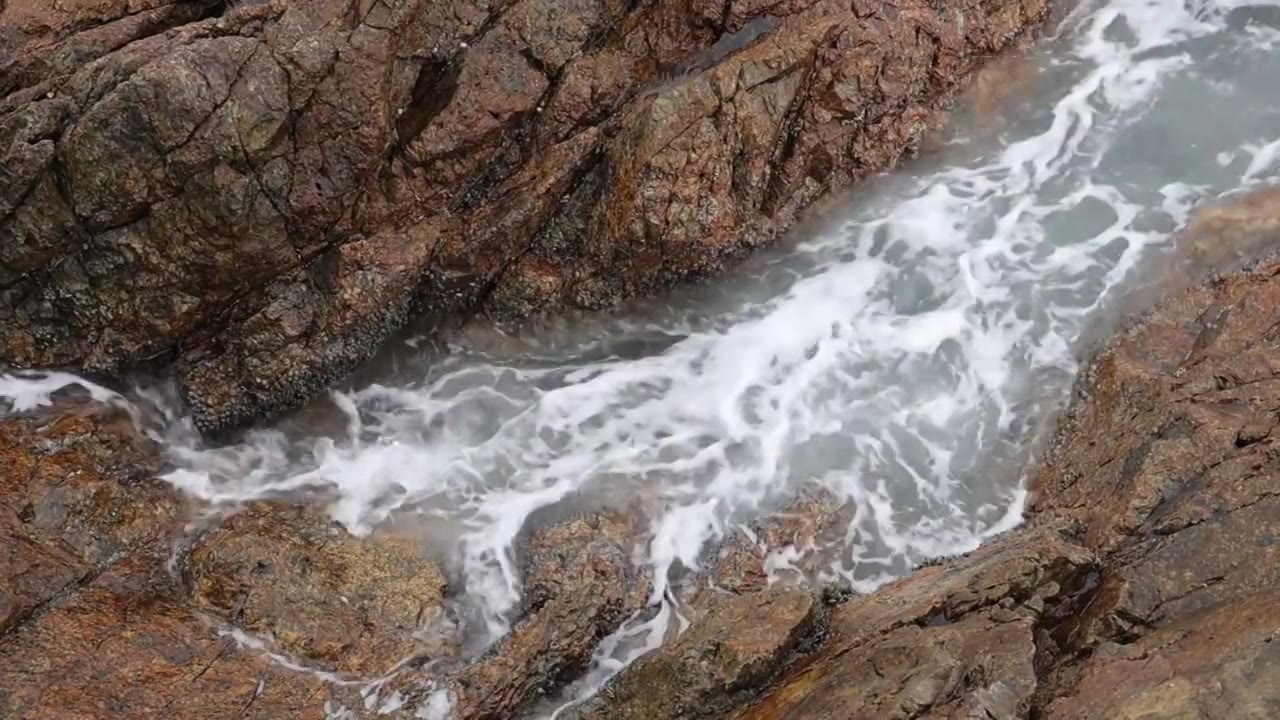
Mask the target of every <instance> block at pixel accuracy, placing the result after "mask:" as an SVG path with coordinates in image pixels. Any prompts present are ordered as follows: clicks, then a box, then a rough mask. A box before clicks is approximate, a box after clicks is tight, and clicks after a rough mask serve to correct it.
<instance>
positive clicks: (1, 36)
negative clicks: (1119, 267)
mask: <svg viewBox="0 0 1280 720" xmlns="http://www.w3.org/2000/svg"><path fill="white" fill-rule="evenodd" d="M1046 6H1047V1H1046V0H999V1H991V0H960V1H959V2H955V1H952V0H948V1H947V2H942V1H941V0H909V1H905V2H896V3H885V2H879V1H874V0H858V1H857V2H853V3H852V4H850V3H848V2H835V1H834V0H787V1H786V2H780V3H779V2H769V3H765V2H759V1H758V0H730V2H727V3H726V2H716V3H710V2H703V1H701V0H700V1H698V2H686V1H685V0H679V1H677V0H648V1H646V2H639V3H625V2H623V1H622V0H596V1H593V0H512V1H510V2H493V1H491V0H450V1H448V2H446V1H445V0H378V1H376V2H375V1H374V0H318V1H316V0H312V1H307V2H302V1H300V0H267V1H262V0H255V1H252V2H245V1H243V0H241V1H240V2H227V1H225V0H129V1H128V2H126V1H125V0H94V1H93V2H90V1H89V0H68V1H67V2H61V3H43V2H36V1H35V0H10V1H9V2H7V3H4V4H3V5H0V28H3V30H0V57H3V58H8V59H6V60H4V61H2V62H0V95H5V97H4V98H3V99H0V168H3V169H2V170H0V363H7V364H11V365H17V366H26V367H35V366H38V367H52V366H63V367H71V368H76V369H79V370H82V371H89V372H99V373H116V372H120V371H123V370H127V369H130V368H136V367H146V368H162V367H172V368H174V369H175V370H176V372H177V374H178V376H179V380H180V382H181V385H182V389H183V392H184V394H185V396H186V398H187V399H188V401H189V402H190V404H191V406H192V408H193V410H194V412H195V414H196V418H197V420H198V423H199V425H200V427H201V428H202V429H205V430H208V431H217V430H222V429H226V428H231V427H235V426H238V425H242V424H245V423H247V422H250V421H252V420H254V419H256V418H260V417H262V416H264V415H269V414H273V413H276V412H279V411H282V410H284V409H287V408H290V407H293V406H296V405H297V404H299V403H300V402H302V401H303V400H305V399H306V398H308V397H311V396H313V395H315V394H316V393H317V392H318V391H319V390H321V389H322V388H323V387H325V386H326V385H327V384H328V383H330V382H332V381H333V380H335V379H337V378H338V377H340V376H341V375H343V374H345V373H347V372H348V371H350V370H351V369H352V368H354V367H355V366H356V365H358V364H359V363H360V362H362V361H363V360H364V359H366V358H367V357H369V355H370V354H371V353H372V352H373V350H374V349H375V348H376V347H378V345H379V344H380V343H381V342H382V341H383V340H385V339H386V338H387V336H388V335H389V334H390V333H392V332H393V331H394V330H395V329H397V328H398V327H399V326H400V325H401V324H402V323H403V322H404V321H405V319H406V317H407V316H408V315H410V314H411V313H417V314H425V315H426V316H428V317H432V318H438V319H440V320H441V321H445V320H448V321H458V320H462V319H466V317H467V316H468V315H469V314H472V313H475V312H484V313H488V314H489V315H490V316H492V317H493V318H495V319H497V320H499V321H514V320H518V319H520V318H523V317H525V316H528V315H530V314H533V313H538V312H541V311H543V310H545V309H548V308H552V307H555V306H559V305H569V306H574V307H582V308H601V307H605V306H607V305H609V304H611V303H614V302H616V301H617V300H619V299H620V298H623V297H627V296H631V295H637V294H647V293H652V292H654V291H656V290H659V289H661V288H663V287H666V286H668V285H670V284H672V283H675V282H677V281H680V280H682V279H686V278H693V277H700V276H704V275H706V274H709V273H712V272H714V271H716V270H717V269H719V268H720V267H721V266H722V265H723V264H724V263H725V262H727V261H729V260H731V259H733V258H735V257H737V256H739V255H741V254H742V253H744V252H746V251H748V250H750V249H751V248H754V247H758V246H760V245H763V244H766V243H768V242H770V241H771V240H773V239H774V238H775V237H777V235H778V234H779V233H780V232H781V231H783V230H784V229H785V228H786V227H787V226H788V225H789V224H790V223H791V222H792V221H793V220H794V218H795V216H796V213H797V212H798V211H799V210H801V209H802V208H804V207H805V206H807V205H809V204H811V203H813V202H814V201H815V200H818V199H819V198H821V197H823V196H825V195H828V194H830V193H832V192H833V191H834V190H838V189H841V188H844V187H845V186H847V185H848V184H849V183H851V182H853V181H854V180H856V179H858V178H860V177H862V176H864V175H866V174H867V173H870V172H874V171H876V170H879V169H882V168H884V167H886V166H887V165H889V164H892V163H893V162H895V161H897V159H898V158H900V157H901V156H903V155H904V154H907V153H910V152H912V151H913V150H914V148H915V147H916V146H917V145H918V143H919V142H920V140H921V139H922V137H923V135H924V134H925V132H926V130H927V129H928V128H930V127H931V126H933V125H935V124H936V123H937V121H938V120H939V118H940V111H941V110H942V109H943V107H944V105H945V103H946V102H947V99H948V97H949V96H950V95H951V94H952V92H953V91H954V90H955V89H956V88H957V87H958V86H959V85H960V83H961V82H962V81H963V80H964V79H965V78H966V77H967V76H968V75H969V74H970V73H971V72H972V71H973V70H975V69H976V68H977V67H978V66H979V65H980V64H981V62H982V61H984V60H985V59H986V58H987V57H989V56H991V55H992V54H994V53H996V52H998V51H1000V50H1002V49H1005V48H1008V47H1010V46H1012V45H1013V44H1015V43H1016V42H1017V41H1018V40H1019V39H1020V38H1022V37H1024V36H1025V35H1026V34H1027V32H1028V30H1029V29H1030V28H1032V27H1034V26H1035V24H1036V23H1037V22H1038V21H1039V20H1040V19H1042V18H1043V16H1044V15H1045V14H1046V12H1047V10H1046Z"/></svg>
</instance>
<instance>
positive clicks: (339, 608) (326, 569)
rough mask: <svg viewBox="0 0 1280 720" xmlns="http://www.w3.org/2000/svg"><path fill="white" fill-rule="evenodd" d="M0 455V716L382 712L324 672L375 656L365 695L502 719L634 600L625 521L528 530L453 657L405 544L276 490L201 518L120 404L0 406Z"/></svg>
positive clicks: (427, 579) (426, 566) (638, 592)
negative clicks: (505, 622)
mask: <svg viewBox="0 0 1280 720" xmlns="http://www.w3.org/2000/svg"><path fill="white" fill-rule="evenodd" d="M0 458H3V460H4V463H3V464H2V465H0V717H4V718H14V720H18V719H20V718H21V719H33V720H34V719H37V718H40V719H43V718H48V719H49V720H53V719H55V718H56V719H58V720H62V719H64V718H72V719H81V718H83V719H84V720H100V719H101V718H110V717H121V718H138V717H155V718H166V719H185V718H190V719H191V720H196V719H199V720H209V719H218V718H264V719H265V718H285V717H287V718H317V719H318V718H323V717H329V716H330V713H331V712H336V711H337V709H339V708H346V709H348V710H350V711H351V712H353V713H359V714H366V713H368V714H371V715H375V716H376V715H377V714H378V713H379V712H380V711H382V710H384V709H385V710H387V712H388V713H390V712H392V710H393V708H391V707H390V706H384V705H383V704H373V705H366V703H365V701H364V697H363V696H361V695H360V693H359V689H360V688H361V687H362V686H361V685H359V684H357V685H342V684H335V683H334V682H331V680H332V679H334V678H335V677H342V678H346V679H350V680H364V681H368V680H374V679H377V678H380V677H384V676H387V674H388V673H391V676H390V677H391V679H390V680H389V681H388V683H387V684H386V687H385V688H384V697H390V693H391V692H393V691H396V690H397V689H399V690H402V691H403V695H402V701H403V702H405V703H412V702H415V701H416V699H417V698H418V697H419V696H420V695H421V693H422V691H423V689H424V688H430V687H441V688H444V689H445V691H447V693H448V697H449V699H450V700H451V702H452V704H453V706H454V708H455V712H456V714H457V716H458V717H468V718H506V717H512V716H514V715H515V714H517V713H518V712H519V711H520V710H521V708H524V707H526V706H528V704H529V703H531V702H533V701H535V700H537V699H538V698H539V697H540V696H541V695H542V694H543V693H545V692H549V691H552V690H554V689H555V688H556V687H558V686H559V685H561V684H563V683H565V682H567V681H568V680H570V679H572V678H573V677H575V676H577V675H578V674H580V673H581V672H582V671H583V670H584V669H585V668H586V665H587V663H588V661H589V659H590V657H591V654H592V652H593V651H594V650H595V647H596V645H597V644H598V643H599V641H600V640H601V639H602V638H603V637H605V636H606V635H608V634H609V633H611V632H613V630H614V629H616V628H617V627H618V626H619V625H621V623H622V622H623V621H625V620H626V619H628V618H629V617H630V616H632V615H633V614H634V613H636V612H637V611H639V610H640V609H641V608H642V607H643V606H644V605H645V603H646V602H647V600H648V596H649V591H650V586H649V583H648V581H647V579H646V578H645V577H644V575H643V573H642V572H641V571H640V569H639V568H637V567H636V566H635V565H634V564H633V563H632V554H633V547H632V544H633V543H634V538H635V537H636V535H637V531H636V528H634V527H632V526H631V525H630V524H629V523H630V521H629V520H628V519H627V518H624V517H622V516H615V515H600V514H597V515H590V516H586V517H581V518H575V519H572V520H569V521H566V522H561V523H557V524H554V525H552V526H550V527H547V528H544V529H542V530H539V531H537V532H535V533H533V534H532V535H531V537H530V539H529V541H528V542H527V543H526V550H527V553H526V554H527V557H526V558H524V561H523V567H524V568H526V575H525V589H526V601H525V606H524V607H523V608H521V610H520V615H519V619H518V621H517V622H516V623H515V626H514V629H513V631H512V632H511V634H510V635H508V636H507V637H506V638H504V639H503V640H502V641H501V642H499V643H498V644H497V645H495V646H494V647H493V648H491V649H490V650H489V651H488V652H486V653H485V654H483V655H481V656H480V657H478V658H474V659H471V660H466V659H464V658H462V657H461V656H460V645H461V638H460V637H458V636H457V633H456V628H454V627H453V625H452V621H451V619H450V618H447V617H444V614H445V613H446V611H447V610H446V608H445V607H444V603H445V597H444V596H445V591H446V581H445V579H444V577H443V575H442V574H441V571H440V570H439V568H438V567H437V566H436V565H435V564H434V563H433V562H432V561H431V560H430V559H429V558H427V557H424V555H423V549H422V548H421V547H420V545H419V544H418V543H417V542H416V541H414V540H412V539H410V538H408V537H401V536H396V535H391V534H385V533H383V534H380V533H376V532H375V533H374V534H373V535H371V536H369V537H364V538H356V537H353V536H351V535H349V534H347V533H346V532H345V531H344V530H342V529H341V528H340V527H338V526H336V525H335V524H333V523H332V522H331V521H329V520H327V519H324V518H322V517H321V516H320V515H319V514H317V512H316V511H314V510H311V509H307V508H301V507H296V506H291V505H286V504H282V503H258V504H254V505H251V506H249V507H246V508H242V509H240V510H239V511H238V512H236V513H234V514H232V515H231V516H229V517H225V518H221V519H218V520H216V522H215V524H214V525H213V526H212V527H209V528H205V529H203V530H202V529H201V528H202V527H203V526H204V525H206V524H208V523H209V522H210V521H209V520H208V519H207V518H203V514H202V513H197V512H192V511H191V510H189V509H188V508H186V507H185V503H184V502H182V501H181V500H180V498H179V497H178V495H177V494H176V492H175V491H174V490H173V488H172V487H170V486H169V485H167V484H166V483H164V482H162V481H159V480H157V479H155V478H154V476H155V473H156V472H157V470H158V469H159V464H158V462H157V455H156V452H155V448H154V447H151V446H149V445H148V443H147V442H146V441H145V440H144V439H143V438H141V437H140V436H139V435H138V434H137V433H136V432H135V431H134V430H133V429H132V425H131V423H130V421H129V418H128V417H127V416H124V415H123V414H122V413H117V412H115V411H112V410H110V409H105V410H101V411H98V410H86V409H84V408H83V406H75V405H71V406H70V412H68V414H63V415H59V416H57V417H54V418H49V417H42V418H8V419H0ZM235 630H239V631H243V632H245V633H249V634H250V635H248V636H247V637H248V638H249V640H248V644H242V641H241V640H240V639H239V638H237V636H236V634H235V632H233V631H235ZM451 631H452V632H451ZM241 637H245V636H241ZM269 652H270V653H276V654H278V657H276V658H273V657H272V656H271V655H269V654H268V653H269ZM281 658H283V660H282V659H281ZM396 672H399V673H400V674H399V675H398V676H397V675H395V673H396Z"/></svg>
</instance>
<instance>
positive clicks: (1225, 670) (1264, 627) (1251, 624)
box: [1045, 593, 1280, 720]
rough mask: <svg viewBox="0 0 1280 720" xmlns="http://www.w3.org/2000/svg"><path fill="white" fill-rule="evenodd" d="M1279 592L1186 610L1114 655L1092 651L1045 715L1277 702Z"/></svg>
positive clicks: (1226, 708)
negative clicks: (1069, 687)
mask: <svg viewBox="0 0 1280 720" xmlns="http://www.w3.org/2000/svg"><path fill="white" fill-rule="evenodd" d="M1278 602H1280V595H1277V594H1276V593H1263V594H1260V595H1253V596H1249V597H1246V598H1242V599H1241V600H1240V601H1239V602H1234V603H1230V604H1227V605H1219V606H1216V607H1213V608H1211V609H1208V610H1204V611H1200V612H1196V613H1189V614H1187V615H1186V616H1185V617H1183V618H1181V619H1179V620H1178V621H1177V622H1175V623H1171V624H1170V625H1168V626H1167V627H1164V628H1161V629H1160V630H1157V631H1155V632H1153V633H1151V634H1150V635H1148V636H1146V637H1143V638H1142V639H1140V640H1138V641H1137V642H1135V643H1133V644H1132V645H1131V646H1127V651H1126V652H1124V653H1121V654H1114V653H1098V654H1095V655H1094V656H1093V657H1091V658H1089V659H1088V660H1087V661H1085V662H1084V663H1083V668H1082V669H1081V671H1080V681H1079V684H1078V685H1077V686H1076V688H1075V689H1074V690H1073V691H1072V692H1071V693H1070V694H1068V695H1066V696H1064V697H1061V698H1058V699H1056V700H1054V701H1053V702H1052V703H1051V704H1050V705H1049V707H1048V708H1047V712H1046V714H1045V716H1046V717H1053V718H1062V719H1063V720H1085V719H1086V718H1087V719H1090V720H1092V719H1093V718H1097V719H1099V720H1101V719H1102V718H1138V717H1202V718H1212V717H1221V718H1265V717H1272V716H1274V715H1275V712H1276V709H1277V708H1280V618H1277V616H1276V612H1275V609H1276V607H1277V605H1276V603H1278Z"/></svg>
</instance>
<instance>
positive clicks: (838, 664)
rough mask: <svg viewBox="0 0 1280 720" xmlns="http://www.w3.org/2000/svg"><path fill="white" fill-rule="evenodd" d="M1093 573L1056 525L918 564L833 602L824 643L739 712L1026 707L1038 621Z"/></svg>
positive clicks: (991, 711)
mask: <svg viewBox="0 0 1280 720" xmlns="http://www.w3.org/2000/svg"><path fill="white" fill-rule="evenodd" d="M1095 572H1096V563H1095V559H1094V557H1093V556H1092V555H1091V554H1090V553H1089V552H1087V551H1086V550H1084V549H1083V548H1080V547H1079V546H1077V545H1075V544H1073V543H1071V542H1070V541H1069V540H1067V539H1064V538H1063V537H1062V536H1061V535H1060V534H1059V532H1058V530H1056V529H1052V528H1042V529H1040V530H1037V531H1035V532H1032V533H1029V534H1026V535H1017V536H1011V537H1005V538H1002V539H1000V540H997V541H996V542H994V543H992V544H991V545H989V546H986V547H983V548H981V549H979V550H977V551H975V552H974V553H972V554H971V555H969V556H966V557H964V558H960V559H957V560H953V561H950V562H947V563H943V564H940V565H934V566H930V567H927V568H924V569H921V570H918V571H917V572H916V573H914V574H913V575H911V576H910V577H908V578H906V579H904V580H901V581H898V582H895V583H891V584H890V585H887V586H885V587H884V588H882V589H881V590H880V591H878V592H876V593H873V594H871V595H867V596H862V597H857V598H854V599H852V600H849V601H848V602H846V603H844V604H843V605H841V606H839V607H836V608H834V609H832V611H831V615H830V620H829V622H828V630H827V638H826V640H825V641H824V642H823V644H822V645H821V647H820V648H819V649H818V650H816V651H814V652H813V653H812V654H810V655H809V656H808V657H806V658H804V659H803V660H801V661H800V662H799V663H797V664H795V665H793V666H792V667H791V668H789V669H788V670H787V672H786V675H785V677H784V679H783V680H782V681H781V682H779V683H778V685H777V686H776V688H775V689H774V690H772V691H771V692H770V693H768V694H766V695H765V696H764V697H763V698H761V699H759V700H757V701H756V702H755V703H753V704H751V705H749V706H744V710H743V712H742V713H741V714H740V715H739V716H738V717H741V718H774V717H886V718H888V717H901V718H907V717H956V716H959V717H995V718H1014V717H1026V716H1027V712H1028V710H1029V709H1030V707H1031V700H1032V695H1033V693H1034V691H1035V689H1036V672H1035V656H1036V644H1037V634H1038V632H1040V626H1041V625H1042V624H1044V623H1046V621H1047V619H1048V618H1049V617H1050V616H1051V614H1052V613H1053V611H1054V609H1055V608H1059V607H1063V608H1065V607H1075V606H1076V605H1077V604H1078V602H1079V593H1078V588H1080V587H1082V586H1083V585H1084V584H1085V583H1086V581H1087V580H1088V578H1089V577H1090V576H1091V574H1093V573H1095Z"/></svg>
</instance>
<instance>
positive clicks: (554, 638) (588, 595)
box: [387, 513, 650, 720]
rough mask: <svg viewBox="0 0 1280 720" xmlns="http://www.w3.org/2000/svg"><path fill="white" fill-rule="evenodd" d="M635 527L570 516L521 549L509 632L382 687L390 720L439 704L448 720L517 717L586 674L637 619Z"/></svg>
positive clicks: (644, 590) (642, 582) (645, 593)
mask: <svg viewBox="0 0 1280 720" xmlns="http://www.w3.org/2000/svg"><path fill="white" fill-rule="evenodd" d="M636 535H637V528H636V527H634V526H633V524H632V523H631V522H630V521H629V519H628V518H626V517H624V516H621V515H617V514H614V513H594V514H591V515H586V516H582V517H577V518H572V519H568V520H565V521H563V522H559V523H556V524H553V525H551V526H549V527H545V528H542V529H539V530H537V531H535V532H533V533H532V534H531V535H530V537H529V538H528V540H527V542H526V543H525V544H524V552H525V558H524V561H523V568H524V598H523V601H522V607H521V608H520V610H519V613H518V618H519V619H518V620H517V621H516V622H515V624H514V626H513V627H512V628H511V631H510V632H509V633H508V634H507V635H506V636H504V637H503V638H502V639H501V640H499V641H498V642H497V643H495V644H494V645H493V647H491V648H489V650H488V651H486V652H485V653H484V654H482V655H480V656H479V657H478V658H476V659H474V660H472V661H470V662H469V663H467V664H465V665H463V666H462V667H460V668H458V669H457V670H455V671H453V672H443V673H437V674H434V675H433V674H431V673H426V674H415V673H407V674H404V675H402V676H400V677H398V678H396V680H395V681H394V682H393V683H392V684H390V685H388V686H387V689H388V690H390V691H392V692H396V693H399V694H400V695H401V696H402V697H403V698H405V700H404V703H403V705H404V710H403V711H402V712H401V714H399V715H397V716H396V717H403V718H405V719H406V720H408V719H410V718H415V717H421V716H422V715H420V714H419V713H420V712H425V711H422V708H423V707H424V706H427V707H430V706H431V704H432V703H433V702H436V703H440V704H447V705H448V707H449V708H450V714H449V715H448V717H449V718H468V719H470V718H476V719H477V720H479V719H483V720H497V719H499V718H509V717H519V716H520V713H521V712H522V711H527V710H528V708H529V706H530V704H531V703H533V702H534V701H536V700H538V699H539V698H541V697H542V696H543V695H547V694H550V693H551V692H553V691H555V690H556V689H557V688H558V687H560V686H561V685H563V684H565V683H567V682H568V681H570V680H572V679H573V678H575V677H577V676H579V675H580V674H581V673H582V672H583V671H585V670H586V669H587V666H588V664H589V662H590V660H591V657H592V653H593V652H594V651H595V649H596V646H597V645H598V644H599V643H600V641H601V640H603V639H604V638H605V637H607V636H608V635H610V634H611V633H612V632H613V631H614V630H617V629H618V628H619V627H621V626H622V624H623V623H624V622H625V621H626V620H628V619H630V618H631V617H632V616H633V615H634V614H636V613H637V612H639V611H640V610H641V609H642V608H643V607H644V606H645V603H646V602H647V601H648V599H649V591H650V583H649V580H648V579H647V577H646V576H645V574H644V571H643V568H641V567H638V566H637V565H635V563H633V562H632V550H633V545H634V542H635V540H634V538H635V537H636Z"/></svg>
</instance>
